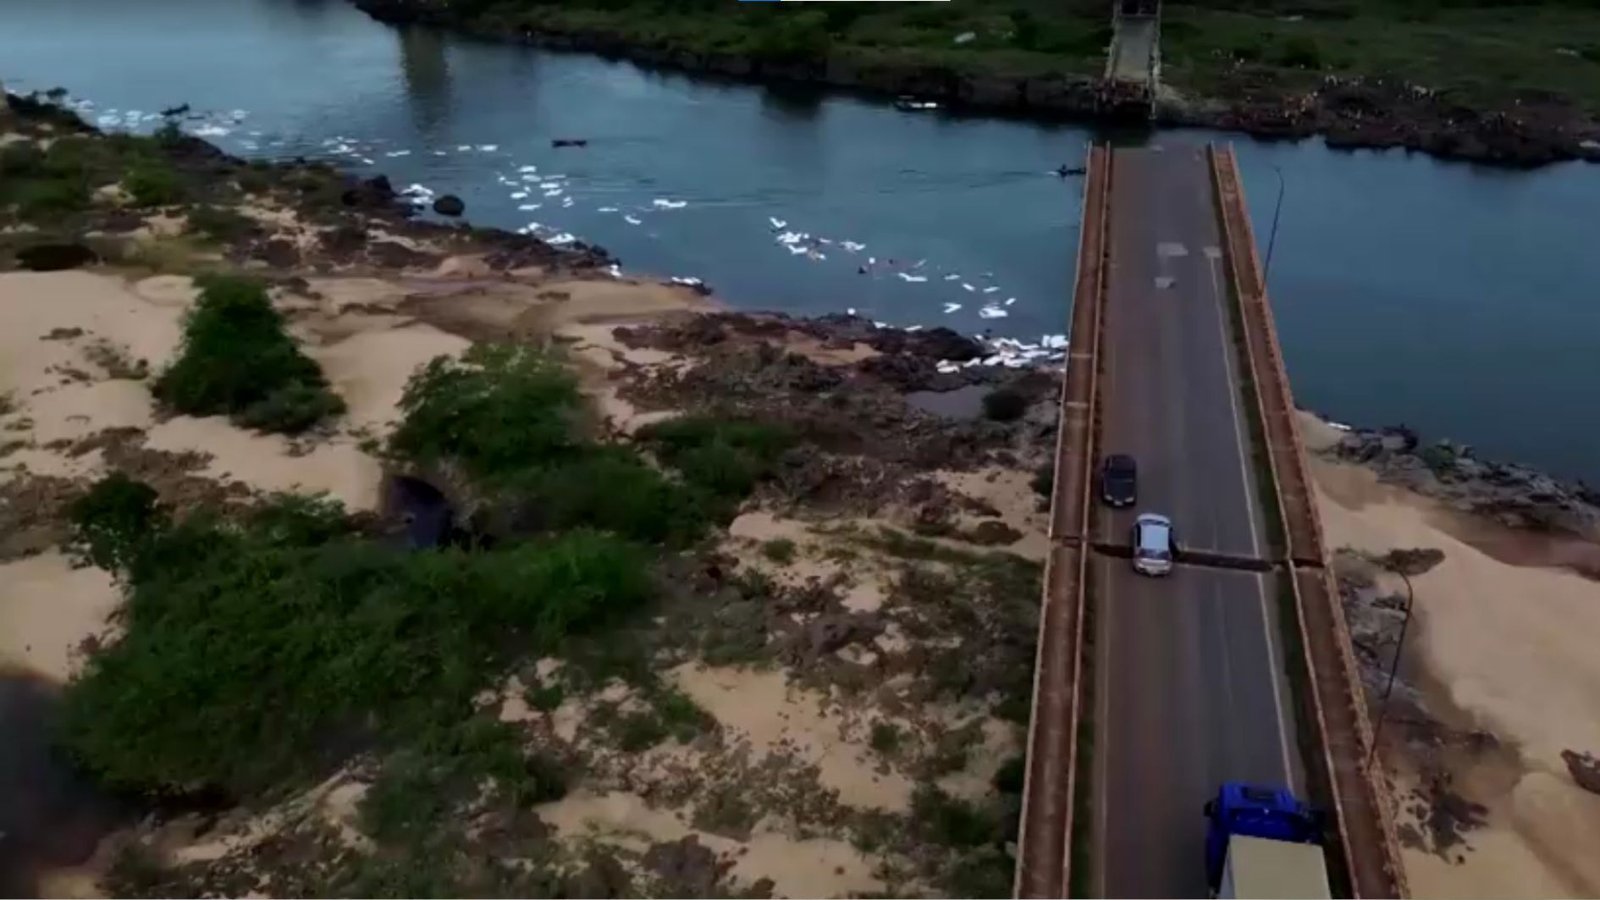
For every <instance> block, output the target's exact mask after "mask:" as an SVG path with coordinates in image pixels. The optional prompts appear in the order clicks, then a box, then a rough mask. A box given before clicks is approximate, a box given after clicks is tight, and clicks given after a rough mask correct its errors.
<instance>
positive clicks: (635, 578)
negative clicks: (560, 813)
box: [62, 498, 652, 793]
mask: <svg viewBox="0 0 1600 900" xmlns="http://www.w3.org/2000/svg"><path fill="white" fill-rule="evenodd" d="M330 516H331V517H332V518H330ZM337 516H338V513H337V507H336V506H333V505H331V504H329V503H327V502H326V501H306V500H290V499H285V498H279V499H277V500H275V501H273V502H272V503H271V504H269V505H268V507H267V508H266V509H265V510H263V511H262V512H260V513H258V514H257V515H255V516H253V517H251V518H250V519H249V520H248V521H246V522H244V523H242V524H240V525H223V524H219V523H218V522H216V521H214V520H211V519H207V518H198V519H187V520H184V521H182V522H179V523H176V524H174V525H171V526H168V527H165V528H158V529H156V530H155V531H154V533H152V534H151V535H150V536H149V537H147V538H146V540H145V542H144V544H143V546H142V547H140V548H139V550H138V552H137V554H136V556H135V558H134V559H133V560H131V561H127V560H125V559H122V560H121V563H122V565H121V567H120V568H119V572H120V573H121V574H122V576H123V578H124V580H125V583H126V584H127V585H128V588H127V596H126V603H125V604H124V607H123V613H122V617H123V624H124V626H125V634H124V636H123V637H122V638H121V639H120V640H118V641H117V642H116V643H114V644H112V645H110V646H109V647H108V648H106V649H105V650H102V651H101V652H100V653H98V654H96V655H95V656H94V657H92V658H91V659H90V661H89V665H88V667H87V668H86V670H85V671H84V673H83V675H82V676H81V677H80V678H78V679H77V680H76V681H75V682H74V683H73V684H72V685H71V686H70V688H69V689H68V691H67V694H66V697H65V702H64V707H63V732H62V734H63V737H64V739H65V742H66V745H67V746H68V747H69V748H70V749H71V750H72V752H73V753H74V754H75V755H76V756H77V758H78V759H79V760H80V761H81V762H82V763H83V764H84V765H85V766H87V767H88V769H89V770H90V771H91V772H92V773H95V774H96V775H98V776H99V777H100V778H101V779H103V780H104V781H105V782H107V783H108V784H110V785H112V786H120V787H127V788H135V789H150V788H182V787H190V786H193V785H196V784H206V785H217V786H220V787H223V788H225V789H227V790H230V791H234V792H238V793H249V792H253V791H259V790H262V789H264V788H266V787H268V786H271V785H275V784H278V783H280V782H281V781H283V780H284V779H290V780H294V779H297V778H298V777H313V776H315V775H317V774H320V773H321V771H323V770H325V768H326V765H327V764H328V763H329V762H331V760H330V759H328V757H327V756H326V755H325V754H326V749H327V747H328V746H329V739H330V735H342V736H343V738H342V739H340V740H339V741H338V743H340V744H341V745H342V746H345V747H348V746H350V741H351V740H356V741H357V742H358V745H359V744H370V743H372V742H375V741H376V742H384V743H400V744H403V745H406V746H417V745H418V744H419V743H421V744H423V745H424V746H423V749H430V747H432V749H431V751H430V752H434V753H436V754H442V755H445V756H449V755H459V754H460V753H462V752H464V751H462V749H461V746H462V742H463V741H465V742H466V743H468V744H471V745H473V746H476V743H474V741H480V740H481V741H482V742H487V743H492V741H489V740H488V738H484V737H483V736H481V735H480V736H477V737H473V735H472V734H463V733H462V732H461V731H460V729H461V728H464V727H466V726H465V725H463V724H462V723H463V720H464V719H466V718H469V717H470V715H471V712H472V709H473V706H472V698H473V696H474V695H475V694H476V693H478V692H479V691H481V690H482V689H483V688H484V687H486V686H489V685H491V684H492V683H494V679H496V678H498V677H499V676H500V674H501V673H502V672H503V671H504V667H505V666H506V665H507V664H508V662H509V659H510V656H509V654H511V653H512V652H513V651H516V652H523V651H531V652H535V653H539V652H548V651H549V650H550V649H552V648H554V647H555V646H556V645H557V644H558V643H559V642H560V641H561V639H562V638H563V637H564V636H565V635H567V634H569V633H572V632H574V631H577V630H581V629H583V628H587V627H591V626H593V625H596V624H599V623H602V622H604V621H606V620H608V619H609V618H611V617H613V616H615V615H618V614H620V613H622V612H624V611H627V610H631V609H633V608H635V607H637V606H638V605H639V604H641V603H642V602H643V601H644V600H645V599H646V598H647V597H648V596H649V595H650V593H651V591H652V586H651V582H650V577H649V574H648V566H647V564H648V561H649V560H648V557H647V556H646V555H645V554H644V553H643V552H642V550H641V549H640V548H638V547H637V546H635V545H632V544H628V543H626V542H624V541H620V540H618V539H616V538H611V537H607V536H604V535H599V534H596V533H593V532H574V533H572V534H568V535H563V536H560V537H556V538H552V539H550V540H547V541H541V542H537V543H529V544H522V545H517V546H512V547H506V548H503V549H497V550H494V551H491V552H482V553H476V554H468V553H463V552H460V551H454V550H450V551H427V552H418V553H410V554H407V553H405V552H403V551H401V550H400V549H398V548H394V547H390V546H386V545H381V544H378V543H375V542H371V541H367V540H364V539H362V538H360V537H358V536H356V535H354V534H351V533H350V532H349V531H348V529H347V526H345V525H344V524H343V522H342V519H340V518H338V517H337ZM94 537H95V533H94V532H89V533H85V534H83V535H81V538H82V539H83V540H85V541H93V539H94ZM469 739H471V740H469ZM432 745H438V746H437V747H433V746H432ZM485 752H487V751H485ZM496 752H499V751H496ZM500 764H505V765H509V764H508V763H505V761H504V760H501V763H500Z"/></svg>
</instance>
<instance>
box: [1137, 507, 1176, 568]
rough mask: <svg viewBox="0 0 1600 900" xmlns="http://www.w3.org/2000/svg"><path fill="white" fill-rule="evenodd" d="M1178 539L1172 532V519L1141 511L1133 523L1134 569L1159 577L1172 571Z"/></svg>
mask: <svg viewBox="0 0 1600 900" xmlns="http://www.w3.org/2000/svg"><path fill="white" fill-rule="evenodd" d="M1177 549H1178V540H1177V538H1176V537H1175V536H1174V535H1173V533H1172V520H1171V519H1168V518H1167V517H1166V516H1161V515H1156V514H1155V513H1141V514H1140V515H1139V518H1137V519H1135V520H1134V523H1133V570H1134V571H1135V572H1138V573H1139V574H1141V575H1150V576H1155V577H1159V576H1162V575H1169V574H1171V573H1172V556H1173V554H1174V553H1175V552H1176V551H1177Z"/></svg>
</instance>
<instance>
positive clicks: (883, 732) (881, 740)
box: [868, 722, 905, 756]
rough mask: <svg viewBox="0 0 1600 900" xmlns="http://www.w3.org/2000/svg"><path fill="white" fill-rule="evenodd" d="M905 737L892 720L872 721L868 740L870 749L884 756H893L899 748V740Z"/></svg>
mask: <svg viewBox="0 0 1600 900" xmlns="http://www.w3.org/2000/svg"><path fill="white" fill-rule="evenodd" d="M904 738H905V734H904V733H903V732H901V730H900V726H898V725H896V724H894V723H893V722H874V723H873V725H872V737H871V738H870V740H869V741H868V743H869V744H870V745H871V747H872V749H873V750H874V751H876V752H878V753H880V754H882V755H884V756H893V755H895V753H897V752H899V750H900V742H901V741H902V740H903V739H904Z"/></svg>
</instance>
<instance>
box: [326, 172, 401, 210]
mask: <svg viewBox="0 0 1600 900" xmlns="http://www.w3.org/2000/svg"><path fill="white" fill-rule="evenodd" d="M339 199H340V202H342V203H343V204H344V205H345V206H350V207H356V208H361V209H383V208H385V207H389V206H392V205H393V204H394V201H395V193H394V187H393V185H391V184H389V179H388V177H387V176H384V175H378V176H376V177H373V178H368V179H366V180H365V181H360V182H357V183H356V185H355V187H351V188H346V189H345V191H344V193H343V194H341V195H340V196H339Z"/></svg>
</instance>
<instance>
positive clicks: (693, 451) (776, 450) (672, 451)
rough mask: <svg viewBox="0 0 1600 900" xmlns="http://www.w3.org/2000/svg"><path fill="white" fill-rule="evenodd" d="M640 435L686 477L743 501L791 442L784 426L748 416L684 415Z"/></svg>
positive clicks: (688, 479)
mask: <svg viewBox="0 0 1600 900" xmlns="http://www.w3.org/2000/svg"><path fill="white" fill-rule="evenodd" d="M638 437H639V439H640V440H641V441H644V442H646V443H647V444H649V445H650V446H652V447H653V448H654V449H655V452H656V454H657V456H659V457H660V458H661V461H662V462H664V463H666V464H667V465H669V466H672V467H673V468H675V469H677V470H678V471H679V472H680V473H681V474H682V475H683V478H684V480H685V481H687V482H689V483H690V484H692V485H695V486H697V487H699V488H702V489H704V490H705V491H707V492H708V493H710V494H712V495H714V496H716V497H720V498H723V499H726V500H739V499H743V498H744V497H745V496H747V495H748V494H749V493H750V492H751V491H752V490H754V489H755V486H756V484H757V482H759V481H761V480H763V479H765V478H768V477H770V476H771V475H772V473H773V471H774V470H775V469H776V466H777V462H778V457H779V456H781V455H782V453H783V451H784V449H785V448H786V447H788V446H789V444H790V443H791V442H792V441H793V439H794V435H793V433H792V432H791V431H790V430H789V429H787V428H784V427H782V426H778V425H773V424H769V423H765V422H757V421H752V420H747V419H724V418H718V417H715V416H685V417H683V418H678V419H672V420H669V421H666V422H657V423H655V424H653V425H647V426H645V427H644V428H641V429H639V433H638Z"/></svg>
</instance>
